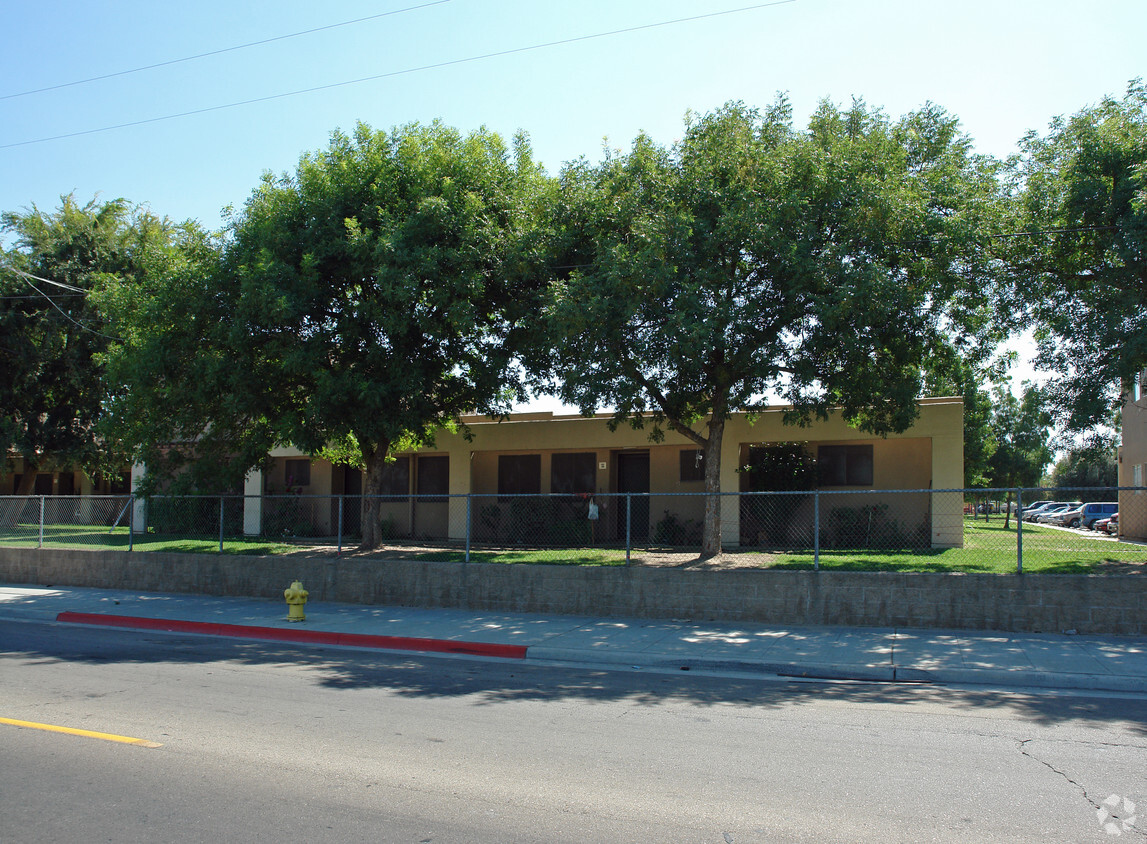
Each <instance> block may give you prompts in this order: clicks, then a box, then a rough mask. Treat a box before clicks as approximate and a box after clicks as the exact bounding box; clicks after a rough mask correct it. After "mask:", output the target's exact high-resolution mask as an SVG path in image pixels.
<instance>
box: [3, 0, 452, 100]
mask: <svg viewBox="0 0 1147 844" xmlns="http://www.w3.org/2000/svg"><path fill="white" fill-rule="evenodd" d="M449 2H450V0H433V2H430V3H422V4H421V5H418V6H407V7H406V8H405V9H395V10H393V11H390V12H382V13H380V14H377V15H368V16H367V17H365V18H355V19H354V20H351V21H342V22H341V23H332V24H327V25H326V26H317V27H315V28H314V29H304V30H302V31H301V32H291V33H288V34H286V35H276V36H274V37H272V38H263V39H261V40H259V41H248V42H247V43H246V44H236V45H235V46H234V47H222V48H220V49H218V50H208V51H207V52H206V53H196V54H195V55H194V56H184V57H182V58H179V59H169V60H168V61H164V62H156V63H155V64H146V65H142V66H141V67H133V68H129V69H128V70H118V71H116V72H115V73H105V74H102V75H100V76H89V77H87V78H86V79H76V80H74V81H72V82H61V83H60V84H58V85H48V86H45V87H43V88H33V89H31V90H29V91H18V92H16V93H15V94H2V95H0V100H12V99H15V98H16V97H27V96H31V95H32V94H43V93H45V92H47V91H58V90H59V89H61V88H72V87H75V86H76V85H86V84H88V83H89V82H99V81H100V80H103V79H114V78H115V77H117V76H128V75H130V74H132V73H142V72H143V71H145V70H155V69H156V68H157V67H168V66H170V65H173V64H181V63H183V62H193V61H196V60H198V59H206V58H209V57H210V56H218V55H222V54H223V53H233V52H235V51H236V50H246V49H247V48H248V47H258V46H260V45H262V44H271V43H274V42H275V41H286V40H287V39H288V38H298V37H299V36H302V35H312V34H314V33H316V32H325V31H326V30H328V29H338V28H339V27H342V26H351V25H352V24H356V23H364V22H365V21H372V20H377V19H378V18H386V17H390V16H392V15H401V14H403V13H404V12H414V11H417V10H419V9H426V8H428V7H430V6H441V5H442V4H443V3H449Z"/></svg>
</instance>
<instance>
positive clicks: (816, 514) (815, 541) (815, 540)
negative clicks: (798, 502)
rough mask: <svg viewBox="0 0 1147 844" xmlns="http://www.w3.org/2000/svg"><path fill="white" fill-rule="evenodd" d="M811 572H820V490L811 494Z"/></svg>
mask: <svg viewBox="0 0 1147 844" xmlns="http://www.w3.org/2000/svg"><path fill="white" fill-rule="evenodd" d="M812 570H813V571H820V490H819V489H818V490H815V491H814V492H813V494H812Z"/></svg>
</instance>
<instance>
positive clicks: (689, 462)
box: [681, 448, 705, 483]
mask: <svg viewBox="0 0 1147 844" xmlns="http://www.w3.org/2000/svg"><path fill="white" fill-rule="evenodd" d="M703 480H705V452H703V451H702V450H701V449H699V448H687V449H685V450H684V451H682V452H681V482H682V483H686V482H688V481H703Z"/></svg>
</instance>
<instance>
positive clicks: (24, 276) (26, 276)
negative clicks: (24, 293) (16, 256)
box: [0, 264, 123, 343]
mask: <svg viewBox="0 0 1147 844" xmlns="http://www.w3.org/2000/svg"><path fill="white" fill-rule="evenodd" d="M0 269H5V270H8V271H9V272H10V273H13V274H15V275H17V276H19V277H20V278H22V279H24V283H25V284H27V285H28V286H29V287H31V288H32V289H33V290H35V291H36V292H37V293H39V294H40V295H41V296H43V297H44V298H45V299H47V300H48V304H49V305H51V306H52V307H53V308H55V309H56V310H57V311H59V312H60V316H62V317H63V318H64V319H66V320H67V321H68V322H70V323H72V324H73V325H75V326H77V327H79V328H81V329H83V330H84V331H87V332H88V333H90V334H95V335H96V336H97V337H103V338H104V339H105V340H114V341H115V342H117V343H122V342H123V341H122V340H121V339H120V338H119V337H112V336H111V335H110V334H104V333H103V332H102V331H96V330H95V329H94V328H92V327H91V326H90V325H84V324H83V323H82V322H80V321H79V320H78V319H76V318H75V317H73V316H72V315H71V314H69V313H68V312H67V311H65V310H64V309H63V308H61V307H60V306H59V305H57V304H56V303H55V302H54V301H53V300H52V297H51V296H49V295H48V294H47V293H45V292H44V291H43V290H41V289H40V288H39V287H37V286H36V285H34V284H32V279H35V280H36V281H40V282H46V283H48V284H54V285H56V286H57V287H62V288H64V289H65V290H78V291H79V292H80V293H84V292H86V291H84V290H83V289H82V288H79V287H73V286H72V285H70V284H64V283H63V282H62V281H52V280H51V279H47V278H40V276H38V275H32V274H31V273H26V272H24V271H23V270H18V269H16V268H15V267H9V266H6V265H3V264H0Z"/></svg>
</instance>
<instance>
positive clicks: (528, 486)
mask: <svg viewBox="0 0 1147 844" xmlns="http://www.w3.org/2000/svg"><path fill="white" fill-rule="evenodd" d="M541 491H542V456H541V455H540V454H499V455H498V495H537V494H538V493H540V492H541Z"/></svg>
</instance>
